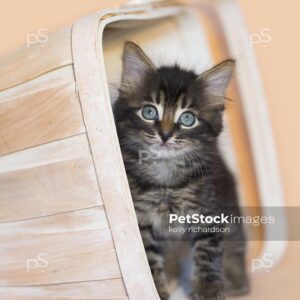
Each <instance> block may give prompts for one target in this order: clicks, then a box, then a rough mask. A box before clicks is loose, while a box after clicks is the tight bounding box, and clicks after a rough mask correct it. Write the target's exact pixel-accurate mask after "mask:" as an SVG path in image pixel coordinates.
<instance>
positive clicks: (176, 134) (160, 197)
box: [114, 42, 248, 300]
mask: <svg viewBox="0 0 300 300" xmlns="http://www.w3.org/2000/svg"><path fill="white" fill-rule="evenodd" d="M122 61H123V71H122V80H121V86H120V94H119V98H118V99H117V101H116V103H115V105H114V113H115V120H116V126H117V131H118V136H119V141H120V146H121V150H122V154H123V159H124V163H125V167H126V172H127V176H128V180H129V184H130V188H131V193H132V197H133V201H134V206H135V210H136V214H137V218H138V222H139V227H140V231H141V234H142V238H143V242H144V246H145V250H146V253H147V257H148V261H149V265H150V268H151V271H152V275H153V279H154V282H155V284H156V287H157V290H158V293H159V295H160V297H161V299H163V300H166V299H169V294H170V292H169V286H168V279H167V275H166V265H165V258H166V256H167V254H168V253H167V251H168V250H167V248H166V246H165V244H164V242H163V241H162V239H164V240H168V239H169V238H170V237H169V236H168V233H167V232H166V231H164V230H162V228H165V227H167V222H168V220H169V215H170V213H173V214H178V215H187V214H190V215H192V214H193V213H201V214H204V215H216V213H217V212H218V209H219V208H221V207H224V206H226V207H229V209H230V213H232V214H234V215H239V214H240V212H239V207H238V201H237V195H236V191H235V183H234V180H233V177H232V175H231V174H230V172H229V170H228V168H227V167H226V165H225V163H224V161H223V159H222V157H221V155H220V152H219V149H218V146H217V137H218V135H219V134H220V132H221V131H222V114H223V111H224V106H225V96H224V95H225V90H226V88H227V85H228V83H229V81H230V78H231V75H232V72H233V69H234V64H235V63H234V61H233V60H227V61H224V62H223V63H221V64H219V65H217V66H215V67H214V68H212V69H210V70H208V71H206V72H204V73H203V74H201V75H199V76H198V75H196V74H195V73H194V72H192V71H187V70H183V69H181V68H180V67H178V66H177V65H175V66H171V67H170V66H168V67H167V66H165V67H160V68H156V67H155V66H154V64H153V63H152V61H151V60H150V59H149V58H148V57H147V55H146V54H145V53H144V52H143V50H142V49H141V48H140V47H139V46H138V45H136V44H134V43H132V42H127V43H126V44H125V46H124V51H123V57H122ZM233 229H234V230H232V231H231V232H232V233H231V234H222V233H196V234H193V235H190V236H189V238H190V241H189V244H190V246H191V248H192V259H193V267H192V275H191V288H192V291H191V297H192V299H194V300H200V299H203V300H214V299H224V298H225V293H226V294H231V295H232V294H242V293H246V292H247V290H248V280H247V275H246V271H245V237H244V232H243V229H242V227H241V226H240V225H235V228H233Z"/></svg>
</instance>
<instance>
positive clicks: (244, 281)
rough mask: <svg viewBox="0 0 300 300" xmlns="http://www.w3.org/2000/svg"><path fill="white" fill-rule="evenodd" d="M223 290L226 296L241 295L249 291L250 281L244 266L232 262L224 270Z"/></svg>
mask: <svg viewBox="0 0 300 300" xmlns="http://www.w3.org/2000/svg"><path fill="white" fill-rule="evenodd" d="M225 290H226V295H227V296H241V295H245V294H248V293H249V292H250V283H249V278H248V275H247V271H246V268H245V267H243V265H238V264H233V265H232V267H231V268H226V270H225Z"/></svg>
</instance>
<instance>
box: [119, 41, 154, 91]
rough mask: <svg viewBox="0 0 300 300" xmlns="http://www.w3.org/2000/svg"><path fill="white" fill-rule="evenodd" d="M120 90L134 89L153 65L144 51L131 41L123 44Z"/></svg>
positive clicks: (152, 68)
mask: <svg viewBox="0 0 300 300" xmlns="http://www.w3.org/2000/svg"><path fill="white" fill-rule="evenodd" d="M122 62H123V71H122V81H121V90H134V89H135V88H136V87H137V85H138V84H140V82H141V80H143V78H145V76H146V74H147V72H148V71H149V70H155V66H154V64H153V63H152V61H151V60H150V58H149V57H148V56H147V55H146V54H145V53H144V51H143V50H142V49H141V48H140V47H139V46H138V45H136V44H135V43H133V42H126V43H125V45H124V50H123V55H122Z"/></svg>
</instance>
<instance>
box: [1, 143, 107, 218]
mask: <svg viewBox="0 0 300 300" xmlns="http://www.w3.org/2000/svg"><path fill="white" fill-rule="evenodd" d="M55 144H56V145H57V144H58V143H57V142H56V143H55ZM58 146H59V145H58ZM42 147H43V146H42ZM54 151H55V150H54ZM28 152H32V157H34V156H38V155H39V149H36V148H31V149H28ZM0 182H1V192H0V207H1V210H0V223H2V222H8V221H13V220H22V219H28V218H35V217H40V216H47V215H51V214H56V213H62V212H67V211H72V210H77V209H82V208H88V207H92V206H96V205H101V204H102V200H101V196H100V193H99V189H98V184H97V181H96V176H95V171H94V166H93V163H92V159H91V157H90V156H85V157H84V156H79V157H77V158H76V157H74V158H72V159H68V160H65V161H60V162H51V160H50V161H49V163H48V162H45V164H41V165H39V166H35V167H32V168H30V167H29V168H25V169H21V170H18V171H13V172H6V173H0Z"/></svg>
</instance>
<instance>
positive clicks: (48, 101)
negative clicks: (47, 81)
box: [0, 83, 85, 155]
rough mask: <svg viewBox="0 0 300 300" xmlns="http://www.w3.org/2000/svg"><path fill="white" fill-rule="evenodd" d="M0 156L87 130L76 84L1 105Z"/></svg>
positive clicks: (51, 89)
mask: <svg viewBox="0 0 300 300" xmlns="http://www.w3.org/2000/svg"><path fill="white" fill-rule="evenodd" d="M0 120H1V121H0V155H4V154H7V153H10V152H14V151H17V150H21V149H24V148H28V147H32V146H36V145H39V144H43V143H46V142H50V141H54V140H57V139H62V138H65V137H68V136H72V135H75V134H79V133H82V132H85V127H84V124H83V121H82V116H81V110H80V105H79V102H78V100H77V96H76V93H75V84H74V83H73V84H66V85H62V86H59V87H54V88H50V89H48V90H44V91H40V92H37V93H35V94H32V95H28V96H25V97H20V98H15V99H13V100H10V101H6V102H2V103H1V104H0Z"/></svg>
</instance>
